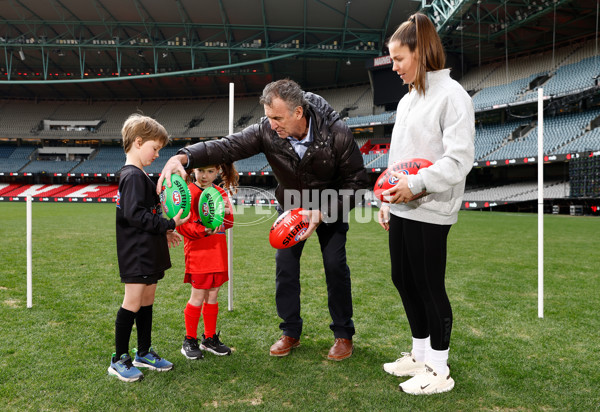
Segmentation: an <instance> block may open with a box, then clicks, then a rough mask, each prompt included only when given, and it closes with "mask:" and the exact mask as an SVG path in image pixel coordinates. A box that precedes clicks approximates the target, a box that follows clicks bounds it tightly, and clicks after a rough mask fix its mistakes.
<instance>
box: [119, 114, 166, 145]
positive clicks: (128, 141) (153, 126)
mask: <svg viewBox="0 0 600 412" xmlns="http://www.w3.org/2000/svg"><path fill="white" fill-rule="evenodd" d="M121 135H122V136H123V148H124V149H125V153H128V152H129V149H131V146H132V145H133V142H135V139H136V138H137V137H141V139H142V144H144V143H146V142H147V141H148V140H157V141H159V142H160V143H161V144H162V146H163V147H165V146H166V145H167V143H169V134H168V133H167V130H166V129H165V128H164V127H163V125H161V124H160V123H158V122H157V121H156V120H154V119H153V118H151V117H148V116H144V115H141V114H138V113H135V114H132V115H131V116H129V117H128V118H127V120H125V123H123V128H122V129H121Z"/></svg>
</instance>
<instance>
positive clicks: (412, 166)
mask: <svg viewBox="0 0 600 412" xmlns="http://www.w3.org/2000/svg"><path fill="white" fill-rule="evenodd" d="M432 164H433V163H431V162H430V161H429V160H427V159H405V160H400V161H399V162H396V163H394V164H393V165H391V166H390V167H388V168H387V169H385V170H384V171H383V173H382V174H380V175H379V177H378V178H377V181H376V182H375V186H374V187H373V192H375V197H377V199H379V200H381V201H382V202H387V200H386V199H384V198H383V196H382V193H383V192H384V191H386V190H388V189H390V188H392V187H394V186H396V184H397V183H398V178H397V177H396V176H394V175H392V172H397V173H403V174H405V175H416V174H417V172H418V171H419V169H424V168H426V167H429V166H431V165H432ZM424 195H425V192H422V193H419V194H416V195H415V196H414V197H413V198H411V199H410V200H415V199H418V198H420V197H421V196H424Z"/></svg>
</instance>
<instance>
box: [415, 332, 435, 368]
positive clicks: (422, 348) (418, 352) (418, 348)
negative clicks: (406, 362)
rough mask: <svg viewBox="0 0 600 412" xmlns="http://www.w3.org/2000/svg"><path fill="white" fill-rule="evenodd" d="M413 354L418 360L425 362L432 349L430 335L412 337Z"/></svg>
mask: <svg viewBox="0 0 600 412" xmlns="http://www.w3.org/2000/svg"><path fill="white" fill-rule="evenodd" d="M412 341H413V344H412V351H411V352H412V355H413V356H414V358H415V360H416V361H417V362H425V358H426V357H427V352H428V351H429V350H430V349H431V341H430V339H429V336H428V337H426V338H424V339H417V338H412Z"/></svg>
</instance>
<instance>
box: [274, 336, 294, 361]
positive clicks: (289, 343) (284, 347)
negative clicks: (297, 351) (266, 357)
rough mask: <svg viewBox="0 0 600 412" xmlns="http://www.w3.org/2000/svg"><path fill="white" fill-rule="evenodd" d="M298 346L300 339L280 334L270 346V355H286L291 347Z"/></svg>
mask: <svg viewBox="0 0 600 412" xmlns="http://www.w3.org/2000/svg"><path fill="white" fill-rule="evenodd" d="M298 346H300V339H295V338H290V337H289V336H286V335H282V336H281V337H280V338H279V340H278V341H277V342H275V343H274V344H273V346H271V356H287V355H289V354H290V351H291V350H292V349H293V348H297V347H298Z"/></svg>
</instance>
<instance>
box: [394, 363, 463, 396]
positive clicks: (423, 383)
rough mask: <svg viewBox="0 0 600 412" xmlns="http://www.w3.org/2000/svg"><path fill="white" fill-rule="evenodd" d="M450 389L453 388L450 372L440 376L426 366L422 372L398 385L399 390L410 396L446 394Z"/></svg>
mask: <svg viewBox="0 0 600 412" xmlns="http://www.w3.org/2000/svg"><path fill="white" fill-rule="evenodd" d="M452 388H454V379H452V378H451V377H450V372H448V374H447V375H446V376H442V375H439V374H437V373H436V372H434V370H433V369H431V368H430V367H429V366H427V365H425V371H424V372H422V373H419V374H417V375H415V377H414V378H410V379H409V380H407V381H406V382H402V383H401V384H400V390H401V391H402V392H406V393H410V394H411V395H432V394H434V393H442V392H448V391H450V390H452Z"/></svg>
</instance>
